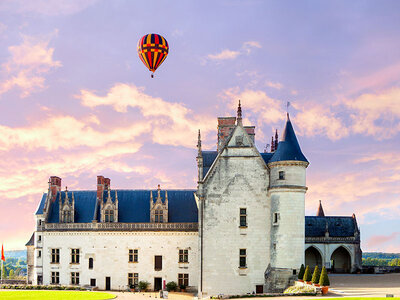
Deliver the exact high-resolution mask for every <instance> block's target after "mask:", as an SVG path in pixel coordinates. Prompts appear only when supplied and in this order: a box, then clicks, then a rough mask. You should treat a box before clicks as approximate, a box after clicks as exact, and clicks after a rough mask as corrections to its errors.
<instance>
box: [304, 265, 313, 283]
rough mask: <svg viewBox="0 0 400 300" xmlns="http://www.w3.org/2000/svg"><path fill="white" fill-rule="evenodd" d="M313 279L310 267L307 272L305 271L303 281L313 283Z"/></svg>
mask: <svg viewBox="0 0 400 300" xmlns="http://www.w3.org/2000/svg"><path fill="white" fill-rule="evenodd" d="M311 279H312V275H311V271H310V267H309V266H307V267H306V270H305V271H304V276H303V280H304V281H311Z"/></svg>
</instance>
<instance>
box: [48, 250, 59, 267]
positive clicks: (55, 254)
mask: <svg viewBox="0 0 400 300" xmlns="http://www.w3.org/2000/svg"><path fill="white" fill-rule="evenodd" d="M50 255H51V261H50V263H51V264H59V263H60V248H51V254H50Z"/></svg>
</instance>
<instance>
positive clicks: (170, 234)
mask: <svg viewBox="0 0 400 300" xmlns="http://www.w3.org/2000/svg"><path fill="white" fill-rule="evenodd" d="M254 138H255V127H254V126H243V124H242V111H241V107H240V103H239V107H238V112H237V117H220V118H218V143H217V150H213V151H204V150H203V149H202V147H201V139H200V133H199V137H198V146H197V147H198V151H197V157H196V160H197V167H198V169H197V172H198V186H197V189H193V190H183V189H182V190H163V189H162V187H160V186H158V189H156V190H122V189H112V188H111V185H110V179H108V178H104V177H103V176H97V189H95V190H88V191H69V190H67V189H65V191H64V190H62V189H61V178H59V177H56V176H51V177H50V180H49V189H48V192H47V193H45V194H44V195H43V197H42V199H41V201H40V203H39V206H38V208H37V211H36V213H35V221H36V228H35V231H34V233H33V235H32V237H31V239H30V241H29V242H28V243H27V248H28V281H29V282H31V283H32V284H44V285H58V284H60V285H80V286H93V287H98V289H100V290H110V289H112V290H119V289H127V288H128V287H130V286H136V285H137V284H138V282H139V281H147V282H149V283H150V285H149V289H151V290H160V289H163V288H165V285H166V283H168V282H170V281H175V282H176V283H177V284H178V286H185V287H186V290H188V291H193V292H195V293H197V294H198V296H199V297H209V296H212V295H219V294H225V295H233V294H246V293H263V292H271V291H279V290H282V289H284V288H285V287H287V286H288V285H289V284H290V283H291V282H292V280H293V278H295V277H296V273H297V272H298V270H299V268H300V266H301V264H303V263H304V264H307V265H309V266H310V267H311V268H314V266H315V265H318V266H319V267H322V266H325V267H327V268H328V270H330V272H354V271H357V269H358V268H360V266H361V249H360V231H359V228H358V226H357V221H356V218H355V215H354V214H353V215H352V216H345V217H343V216H341V217H337V216H334V217H333V216H332V217H331V216H325V215H324V211H323V209H322V206H321V203H320V206H319V208H318V211H317V215H316V216H305V208H304V207H305V194H306V191H307V187H306V169H307V166H308V165H309V162H308V160H307V158H306V157H305V156H304V154H303V153H302V151H301V149H300V146H299V143H298V141H297V138H296V135H295V132H294V129H293V126H292V123H291V121H290V119H289V115H288V116H287V121H286V125H285V128H284V131H283V135H282V139H281V140H280V141H279V142H278V136H277V134H276V135H275V139H273V141H272V143H271V151H270V152H266V151H265V152H260V151H258V150H257V148H256V146H255V142H254ZM182 288H183V287H182Z"/></svg>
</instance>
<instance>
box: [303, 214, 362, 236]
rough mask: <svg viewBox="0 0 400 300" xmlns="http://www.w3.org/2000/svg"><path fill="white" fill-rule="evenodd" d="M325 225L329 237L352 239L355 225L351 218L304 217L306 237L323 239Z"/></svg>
mask: <svg viewBox="0 0 400 300" xmlns="http://www.w3.org/2000/svg"><path fill="white" fill-rule="evenodd" d="M327 225H328V231H329V236H331V237H352V236H354V232H355V231H356V226H357V223H356V221H355V219H354V218H353V217H317V216H306V219H305V228H306V232H305V234H306V237H324V236H325V230H326V226H327Z"/></svg>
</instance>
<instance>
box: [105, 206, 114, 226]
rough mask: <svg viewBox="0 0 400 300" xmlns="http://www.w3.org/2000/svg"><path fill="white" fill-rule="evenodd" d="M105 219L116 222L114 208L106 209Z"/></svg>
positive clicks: (108, 221)
mask: <svg viewBox="0 0 400 300" xmlns="http://www.w3.org/2000/svg"><path fill="white" fill-rule="evenodd" d="M105 221H106V222H107V223H110V222H114V210H112V209H106V213H105Z"/></svg>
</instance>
